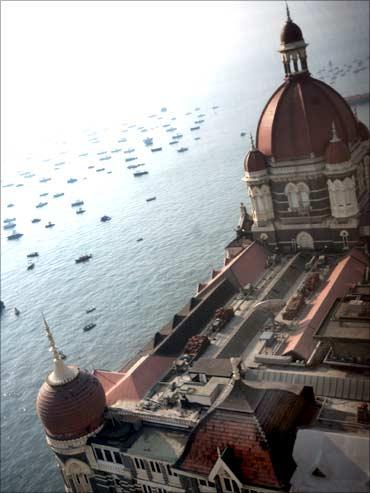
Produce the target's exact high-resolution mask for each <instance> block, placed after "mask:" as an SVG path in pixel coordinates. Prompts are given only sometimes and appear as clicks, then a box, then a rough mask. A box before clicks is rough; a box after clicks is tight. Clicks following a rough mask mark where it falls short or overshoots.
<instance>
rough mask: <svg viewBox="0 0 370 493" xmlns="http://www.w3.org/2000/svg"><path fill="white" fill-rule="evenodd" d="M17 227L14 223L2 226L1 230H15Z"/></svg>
mask: <svg viewBox="0 0 370 493" xmlns="http://www.w3.org/2000/svg"><path fill="white" fill-rule="evenodd" d="M16 226H17V225H16V224H15V223H6V224H5V225H4V226H3V229H13V228H15V227H16Z"/></svg>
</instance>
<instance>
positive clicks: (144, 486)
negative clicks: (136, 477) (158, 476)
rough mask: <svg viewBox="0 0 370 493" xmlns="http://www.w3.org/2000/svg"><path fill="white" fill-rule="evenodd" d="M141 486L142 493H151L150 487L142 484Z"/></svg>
mask: <svg viewBox="0 0 370 493" xmlns="http://www.w3.org/2000/svg"><path fill="white" fill-rule="evenodd" d="M142 486H143V491H144V493H153V490H152V488H151V487H150V486H147V485H146V484H143V485H142Z"/></svg>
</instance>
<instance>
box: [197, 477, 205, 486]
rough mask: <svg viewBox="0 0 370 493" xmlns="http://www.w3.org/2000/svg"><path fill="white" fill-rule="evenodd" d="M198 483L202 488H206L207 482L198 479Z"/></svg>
mask: <svg viewBox="0 0 370 493" xmlns="http://www.w3.org/2000/svg"><path fill="white" fill-rule="evenodd" d="M198 482H199V484H200V485H202V486H207V481H204V479H198Z"/></svg>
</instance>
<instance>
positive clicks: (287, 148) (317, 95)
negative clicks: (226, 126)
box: [256, 75, 358, 161]
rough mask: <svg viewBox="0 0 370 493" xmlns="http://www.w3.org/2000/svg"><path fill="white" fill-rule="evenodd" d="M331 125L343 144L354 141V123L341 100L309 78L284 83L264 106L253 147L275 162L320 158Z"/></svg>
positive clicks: (350, 112) (326, 142) (334, 93)
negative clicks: (333, 125) (334, 127)
mask: <svg viewBox="0 0 370 493" xmlns="http://www.w3.org/2000/svg"><path fill="white" fill-rule="evenodd" d="M333 121H334V122H335V126H336V128H337V132H338V136H339V137H340V138H341V139H342V140H343V141H344V142H345V143H346V144H349V143H350V142H356V141H357V140H358V130H357V122H356V119H355V117H354V115H353V113H352V111H351V108H350V107H349V105H348V103H347V102H346V101H345V100H344V98H343V97H342V96H341V95H340V94H338V93H337V92H336V91H335V90H334V89H332V88H331V87H330V86H328V85H327V84H325V83H324V82H321V81H319V80H317V79H314V78H313V77H310V76H309V75H302V76H297V77H294V78H293V79H292V80H288V81H286V82H284V83H283V84H282V85H281V86H280V87H278V89H277V90H276V91H275V92H274V94H273V95H272V96H271V98H270V99H269V101H268V102H267V104H266V106H265V108H264V110H263V112H262V115H261V117H260V120H259V123H258V127H257V142H256V144H257V147H258V149H260V151H261V152H263V154H265V155H266V156H273V157H274V158H275V160H276V161H279V160H281V161H282V160H290V159H303V158H308V157H310V155H311V154H312V153H313V154H314V155H315V156H317V157H318V156H323V155H324V154H325V150H326V147H327V144H328V137H329V136H328V129H329V128H330V127H331V125H332V122H333Z"/></svg>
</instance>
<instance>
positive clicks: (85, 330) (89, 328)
mask: <svg viewBox="0 0 370 493" xmlns="http://www.w3.org/2000/svg"><path fill="white" fill-rule="evenodd" d="M94 327H96V324H93V323H91V324H87V325H85V327H84V328H83V329H82V330H83V331H84V332H88V331H89V330H91V329H93V328H94Z"/></svg>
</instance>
